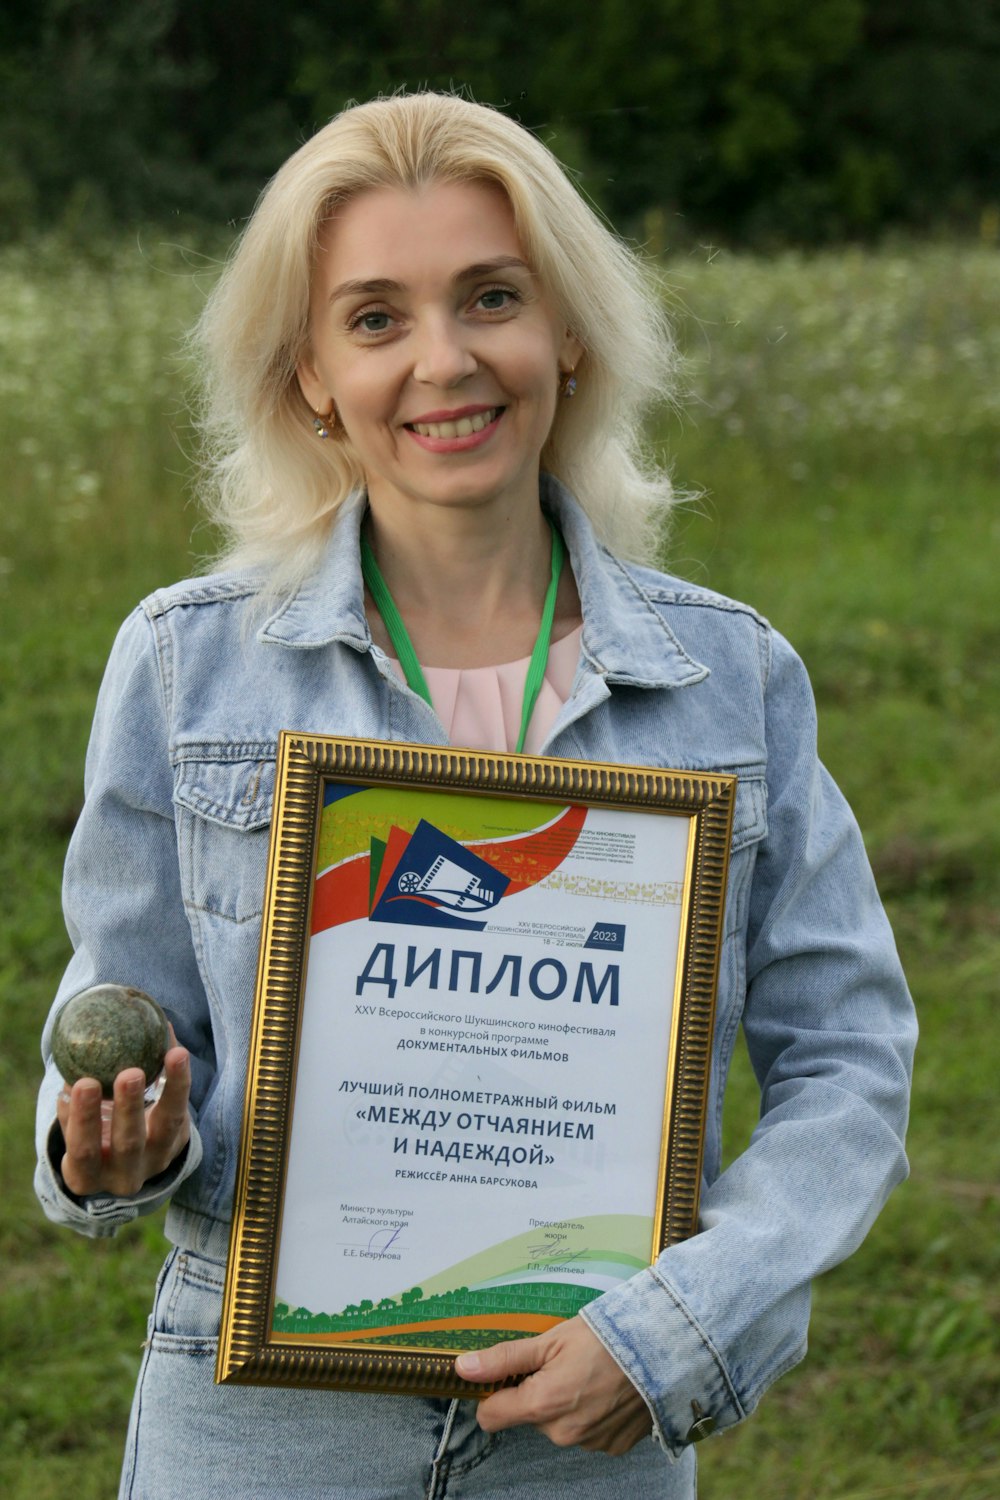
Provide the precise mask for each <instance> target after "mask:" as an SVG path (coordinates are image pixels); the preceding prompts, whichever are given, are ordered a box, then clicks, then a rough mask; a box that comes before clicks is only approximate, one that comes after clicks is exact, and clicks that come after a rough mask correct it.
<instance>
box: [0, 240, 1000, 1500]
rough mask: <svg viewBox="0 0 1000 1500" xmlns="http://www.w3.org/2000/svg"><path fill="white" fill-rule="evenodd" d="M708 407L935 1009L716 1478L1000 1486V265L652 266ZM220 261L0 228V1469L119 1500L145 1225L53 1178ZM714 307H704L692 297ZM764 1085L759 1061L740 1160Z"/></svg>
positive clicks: (700, 424)
mask: <svg viewBox="0 0 1000 1500" xmlns="http://www.w3.org/2000/svg"><path fill="white" fill-rule="evenodd" d="M667 270H668V282H669V286H670V288H671V292H670V295H671V297H672V300H673V302H674V305H675V307H676V309H677V312H678V319H679V331H680V336H681V342H682V345H683V348H684V350H685V352H686V354H687V355H688V363H687V366H686V373H685V378H686V381H687V384H688V387H689V399H688V400H687V402H686V403H685V405H684V407H683V410H682V412H681V414H680V415H678V416H676V417H674V418H672V419H671V420H670V421H669V422H666V423H665V424H664V425H663V427H662V432H661V436H662V439H663V442H664V443H665V445H667V446H668V448H669V450H670V452H671V453H672V454H673V456H674V463H675V472H676V474H677V477H678V481H679V483H680V484H681V486H682V487H684V488H686V489H688V490H698V491H700V498H699V499H698V500H697V501H694V502H691V503H690V504H689V505H688V506H687V507H686V508H684V509H683V510H682V512H681V513H680V514H679V516H678V518H677V522H676V525H675V529H674V533H673V537H672V540H671V543H670V548H669V553H670V563H671V566H672V567H673V568H674V569H675V570H676V571H678V572H681V573H684V574H686V575H687V576H690V577H693V578H695V579H696V580H698V581H702V582H706V583H708V584H710V585H711V586H712V587H714V588H717V589H720V590H722V591H723V592H726V593H731V594H735V595H737V596H738V597H743V598H747V599H749V600H750V601H751V602H753V603H754V604H756V605H757V606H758V607H759V608H760V609H762V610H763V611H764V612H765V613H766V614H767V615H768V616H769V617H770V618H771V619H772V620H773V622H774V623H775V625H777V626H778V628H779V629H781V630H783V631H784V632H785V633H786V634H787V635H789V636H790V637H791V638H792V640H793V641H794V642H795V644H796V645H797V646H798V648H799V649H800V651H801V652H802V654H803V656H804V657H805V660H806V662H807V664H808V666H809V668H810V671H811V673H812V676H813V680H814V684H815V686H816V690H817V697H818V700H819V705H820V719H821V746H822V750H823V754H824V757H825V759H826V760H827V762H828V764H829V765H830V767H831V769H832V770H833V771H834V774H835V775H836V776H837V779H838V780H839V781H840V783H841V785H842V786H843V787H844V789H845V791H846V792H847V795H848V796H849V798H850V799H851V801H852V803H853V805H854V806H855V808H856V809H857V811H858V814H859V817H860V819H861V822H862V825H863V827H864V829H865V833H866V837H867V840H868V844H869V849H870V852H871V855H872V859H873V862H874V864H875V868H876V871H877V873H878V876H879V880H880V884H881V888H882V891H883V894H884V896H885V898H886V901H887V904H888V907H889V910H890V913H891V916H892V918H893V922H894V924H895V927H896V932H897V937H898V941H899V945H900V949H901V951H902V954H903V957H904V961H905V963H906V966H907V969H908V972H909V975H910V978H911V983H912V987H913V990H914V994H915V997H916V1000H917V1004H918V1008H919V1011H920V1016H921V1023H922V1043H921V1049H920V1053H919V1055H918V1071H917V1077H916V1084H915V1091H914V1109H913V1126H912V1132H911V1142H910V1144H911V1158H912V1164H913V1175H912V1179H911V1181H910V1183H909V1184H907V1186H906V1187H905V1188H903V1189H901V1190H900V1191H899V1192H898V1193H897V1195H896V1196H895V1197H894V1198H893V1200H892V1201H891V1203H890V1205H889V1207H888V1209H887V1210H886V1212H885V1213H884V1215H883V1216H882V1218H881V1219H880V1221H879V1223H878V1224H877V1225H876V1227H875V1229H874V1231H873V1232H872V1234H871V1236H870V1237H869V1239H868V1241H867V1242H866V1244H865V1246H864V1247H863V1248H862V1250H861V1251H860V1252H859V1253H858V1254H857V1255H856V1256H855V1257H854V1258H853V1259H852V1260H851V1261H849V1262H848V1263H847V1264H846V1265H844V1266H843V1267H841V1268H839V1269H838V1270H837V1271H835V1272H833V1273H832V1274H830V1275H829V1276H827V1277H825V1278H824V1279H823V1280H822V1281H821V1282H820V1283H819V1284H818V1286H817V1288H816V1296H815V1308H816V1311H815V1317H814V1321H813V1328H812V1335H811V1346H812V1347H811V1353H810V1357H809V1360H808V1361H807V1363H806V1364H805V1365H803V1366H802V1367H800V1369H799V1370H797V1371H795V1372H793V1373H792V1374H790V1375H789V1376H787V1377H786V1378H785V1379H784V1380H783V1381H781V1382H779V1384H778V1385H777V1386H776V1387H775V1388H774V1390H773V1391H772V1392H771V1393H770V1394H769V1395H768V1397H767V1398H766V1399H765V1401H764V1403H763V1405H762V1407H761V1410H760V1412H759V1413H758V1414H757V1416H756V1417H755V1418H754V1419H753V1420H752V1421H751V1422H748V1423H746V1424H744V1426H743V1427H741V1428H740V1429H739V1430H738V1431H736V1432H733V1433H730V1434H727V1435H726V1436H725V1437H723V1438H721V1439H719V1440H713V1441H712V1442H710V1443H708V1444H706V1445H704V1446H703V1447H702V1449H701V1450H700V1460H701V1488H702V1495H703V1497H704V1500H730V1497H732V1496H735V1495H742V1494H747V1495H751V1496H758V1495H759V1496H765V1497H767V1500H819V1497H827V1496H829V1497H836V1500H876V1497H885V1500H903V1497H906V1500H911V1497H912V1500H921V1497H923V1496H934V1497H935V1500H939V1497H944V1500H991V1497H995V1496H996V1495H997V1494H998V1493H1000V1340H998V1338H997V1327H998V1326H1000V1293H998V1290H997V1288H998V1285H1000V1111H998V1105H997V1097H998V1094H997V1071H998V1062H1000V1040H998V1032H997V1024H996V1022H997V1010H998V1006H997V1002H998V987H1000V981H998V975H1000V916H998V912H1000V900H998V896H1000V858H998V855H1000V775H998V770H1000V766H998V761H1000V750H998V742H997V724H998V708H1000V614H998V612H997V605H996V597H997V596H996V585H995V578H996V576H997V571H998V561H1000V556H998V554H1000V519H998V517H1000V505H998V500H1000V479H998V459H1000V378H998V377H1000V263H998V261H997V258H996V256H995V254H994V255H990V254H988V253H987V252H985V251H983V250H978V249H976V248H974V247H969V248H960V247H940V246H939V247H930V248H916V249H913V250H910V251H907V252H903V251H899V252H888V251H887V252H883V253H879V254H871V255H862V254H860V253H858V252H854V251H851V252H845V253H844V254H840V255H833V254H828V255H823V256H817V257H813V258H801V257H794V256H785V257H782V258H780V259H778V260H776V261H769V262H766V261H757V260H753V259H749V258H740V257H730V256H722V255H718V256H709V255H703V256H702V257H701V258H700V259H694V258H692V259H690V260H688V261H685V262H682V263H677V264H672V265H671V266H670V267H668V268H667ZM209 274H210V267H209V266H208V265H207V263H203V262H200V261H197V260H192V258H191V257H189V256H186V255H184V254H183V253H181V252H179V251H178V250H176V249H172V248H170V247H165V246H160V245H154V246H152V247H138V246H135V245H126V246H114V247H107V248H105V249H104V250H103V251H102V252H101V253H100V254H99V255H97V254H92V255H91V256H90V257H89V258H82V257H80V256H79V255H78V254H77V253H76V252H75V250H74V251H73V252H72V253H71V252H70V251H69V250H68V248H67V247H65V246H59V245H50V246H47V247H41V249H37V248H36V250H35V251H33V252H32V254H31V255H30V256H29V255H28V253H27V252H26V251H19V250H12V251H7V252H4V254H3V256H2V257H0V309H3V310H2V311H0V327H2V330H3V344H4V347H5V358H4V362H3V365H2V367H0V442H2V445H3V451H4V453H5V473H4V481H5V482H4V495H5V499H4V505H3V507H2V509H0V615H2V621H3V629H2V631H0V680H2V682H3V684H4V689H3V695H2V698H0V744H2V747H3V748H2V752H0V753H2V755H3V757H4V776H3V787H4V799H3V815H4V824H5V826H4V832H3V839H2V841H0V872H2V878H3V888H4V892H5V900H4V905H5V911H6V914H7V915H6V920H5V922H4V925H3V929H2V932H0V1006H2V1010H0V1025H2V1035H3V1047H2V1051H0V1083H2V1085H3V1094H4V1103H5V1107H4V1110H3V1113H2V1116H0V1188H2V1197H0V1204H2V1207H0V1263H2V1265H3V1268H4V1269H3V1274H2V1289H0V1314H2V1328H3V1334H4V1336H3V1339H2V1345H0V1372H2V1373H0V1402H2V1410H0V1430H2V1432H3V1440H2V1443H0V1488H2V1490H3V1493H4V1494H5V1495H8V1496H10V1497H11V1500H28V1497H30V1500H48V1497H56V1496H60V1497H61V1496H63V1495H64V1494H67V1493H72V1494H73V1495H74V1497H76V1500H87V1497H91V1496H93V1497H102V1500H103V1497H106V1496H108V1495H109V1494H112V1493H113V1492H114V1487H115V1484H116V1482H117V1479H116V1476H117V1471H118V1466H119V1461H120V1453H121V1446H122V1440H123V1435H124V1428H125V1422H126V1418H127V1410H128V1403H129V1399H130V1395H131V1387H132V1383H133V1380H134V1375H135V1370H136V1367H137V1364H138V1360H139V1357H140V1346H141V1342H142V1339H143V1337H144V1334H145V1318H146V1313H147V1310H148V1304H149V1301H150V1296H151V1288H152V1282H153V1278H154V1276H155V1273H156V1269H157V1267H158V1264H159V1261H160V1259H161V1258H162V1254H163V1250H164V1242H163V1239H162V1235H161V1233H160V1230H159V1227H158V1223H157V1222H156V1221H149V1222H146V1223H144V1224H142V1225H141V1226H138V1227H136V1228H134V1229H132V1230H131V1231H127V1232H125V1233H123V1234H122V1235H121V1236H119V1238H118V1239H117V1240H115V1241H112V1242H102V1243H92V1242H89V1241H84V1240H80V1239H77V1238H76V1237H75V1236H73V1235H71V1234H69V1233H66V1232H64V1231H61V1230H56V1229H55V1228H53V1227H52V1226H49V1225H48V1224H47V1223H46V1222H45V1220H44V1219H43V1218H42V1216H41V1214H40V1211H39V1210H38V1208H37V1206H36V1204H35V1201H34V1198H33V1196H32V1194H31V1189H30V1176H31V1156H32V1151H31V1134H32V1117H33V1094H34V1090H35V1086H36V1083H37V1078H38V1073H39V1063H38V1052H37V1034H38V1031H39V1029H40V1027H41V1024H42V1020H43V1019H44V1016H45V1013H46V1011H47V1008H48V1005H49V1002H50V999H51V995H52V991H53V989H54V986H55V983H56V981H57V977H58V973H59V970H60V968H61V965H62V964H63V962H64V961H65V958H66V956H67V951H68V949H67V940H66V937H65V934H64V932H63V929H62V925H61V921H60V918H59V904H58V903H59V878H60V864H61V858H62V854H63V851H64V848H65V842H66V838H67V836H68V833H69V830H70V828H71V827H72V823H73V819H74V817H75V814H76V811H77V810H78V807H79V802H80V795H81V790H80V788H81V774H82V760H83V752H84V748H85V744H86V736H87V730H88V725H89V717H90V713H91V710H92V706H93V699H94V695H95V693H96V689H97V685H98V683H99V680H100V675H101V671H102V667H103V663H104V659H105V657H106V654H107V651H108V648H109V646H110V644H111V640H112V638H113V635H114V631H115V629H116V627H117V625H118V623H119V622H120V620H121V619H122V618H123V616H124V615H125V614H126V613H127V612H128V610H129V609H130V608H131V607H132V606H133V604H134V603H135V602H136V600H137V599H138V598H139V597H141V595H142V594H143V593H144V592H146V591H148V590H149V589H150V588H152V587H154V586H155V585H158V584H160V583H163V582H165V581H169V580H170V579H171V578H173V577H176V576H179V575H181V574H182V573H185V572H189V571H191V570H192V568H193V566H194V565H195V564H194V562H193V558H194V557H196V556H198V555H201V554H203V553H204V552H205V551H206V550H208V546H209V538H208V536H207V535H206V534H205V533H204V532H203V531H201V530H199V529H198V527H199V520H198V514H197V512H196V510H194V508H193V507H192V506H191V505H190V504H189V503H188V496H187V490H186V476H187V474H188V463H187V459H186V457H185V450H186V449H189V448H190V433H189V431H188V430H187V426H186V419H185V416H184V391H183V379H182V373H181V370H180V368H179V366H178V364H177V361H176V351H177V341H178V339H179V336H180V334H181V331H182V330H183V329H184V328H185V327H186V326H187V325H188V323H189V322H190V321H191V319H192V317H193V315H194V313H195V311H196V309H197V306H198V303H199V299H200V295H201V289H202V284H203V281H204V279H205V278H206V277H207V276H208V275H209ZM696 315H697V316H696ZM755 1111H756V1104H755V1100H754V1098H753V1089H752V1084H751V1080H750V1079H749V1076H748V1070H747V1067H746V1064H745V1061H743V1060H742V1059H740V1058H738V1059H737V1066H736V1067H735V1069H734V1076H733V1082H732V1085H731V1088H730V1091H729V1095H728V1101H727V1135H728V1149H729V1151H730V1152H732V1151H733V1150H736V1149H738V1145H739V1142H740V1141H741V1140H742V1139H744V1138H745V1137H746V1135H747V1134H748V1133H749V1131H750V1130H751V1129H752V1126H753V1121H754V1118H755Z"/></svg>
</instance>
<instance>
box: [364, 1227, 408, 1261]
mask: <svg viewBox="0 0 1000 1500" xmlns="http://www.w3.org/2000/svg"><path fill="white" fill-rule="evenodd" d="M405 1228H406V1225H405V1224H396V1225H394V1226H393V1227H392V1228H391V1229H376V1231H375V1233H374V1234H373V1235H372V1236H371V1238H370V1239H369V1241H368V1250H369V1252H370V1253H372V1254H375V1255H384V1254H385V1252H386V1251H387V1250H389V1249H391V1248H392V1246H393V1245H396V1248H397V1250H398V1249H399V1248H400V1246H399V1245H398V1244H397V1243H396V1242H397V1240H398V1239H399V1237H400V1235H401V1234H402V1233H403V1230H404V1229H405Z"/></svg>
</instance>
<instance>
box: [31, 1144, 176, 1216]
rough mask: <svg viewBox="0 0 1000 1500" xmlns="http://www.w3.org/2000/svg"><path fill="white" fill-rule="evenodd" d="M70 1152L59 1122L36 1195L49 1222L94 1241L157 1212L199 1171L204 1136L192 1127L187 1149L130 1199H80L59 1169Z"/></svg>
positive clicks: (39, 1169)
mask: <svg viewBox="0 0 1000 1500" xmlns="http://www.w3.org/2000/svg"><path fill="white" fill-rule="evenodd" d="M65 1149H66V1148H65V1144H64V1142H63V1133H62V1128H61V1127H60V1125H59V1121H58V1120H54V1121H53V1122H52V1126H51V1129H50V1130H49V1134H48V1138H47V1141H46V1148H45V1151H44V1152H43V1153H42V1154H41V1155H40V1156H39V1159H38V1165H37V1167H36V1169H35V1191H36V1193H37V1194H38V1197H39V1200H40V1201H41V1205H42V1208H43V1209H44V1211H45V1216H46V1218H48V1219H51V1220H52V1222H53V1223H54V1224H61V1225H64V1226H65V1227H67V1228H69V1229H75V1230H77V1231H78V1232H79V1233H80V1234H86V1235H89V1236H90V1237H91V1238H94V1239H101V1238H106V1237H107V1236H109V1235H112V1234H115V1233H116V1232H117V1230H119V1229H120V1228H121V1226H122V1225H123V1224H131V1223H132V1221H133V1220H134V1219H138V1218H139V1217H140V1216H141V1215H143V1214H151V1213H154V1212H155V1211H156V1209H158V1208H160V1207H161V1206H162V1205H163V1204H164V1203H166V1202H167V1200H168V1199H169V1198H171V1197H172V1196H173V1194H174V1193H175V1192H176V1191H177V1189H178V1188H179V1187H180V1185H181V1183H182V1182H184V1181H185V1180H186V1179H187V1178H188V1177H190V1176H191V1174H192V1173H193V1172H195V1171H196V1170H197V1169H198V1167H199V1166H200V1165H201V1157H202V1145H201V1136H200V1135H199V1134H198V1131H197V1130H196V1129H195V1126H194V1124H193V1123H192V1125H191V1136H190V1139H189V1141H188V1143H187V1146H186V1147H185V1148H184V1150H183V1151H182V1152H181V1153H180V1155H179V1156H178V1157H177V1158H176V1159H175V1160H174V1161H172V1162H171V1163H170V1166H169V1167H168V1168H167V1170H166V1171H165V1172H161V1173H160V1174H159V1176H157V1177H151V1178H150V1179H149V1181H148V1182H145V1183H143V1185H142V1187H141V1188H140V1190H139V1192H137V1193H133V1194H132V1195H131V1196H129V1197H127V1198H116V1197H114V1196H113V1195H112V1194H111V1193H92V1194H89V1195H88V1196H87V1197H85V1198H78V1197H77V1195H76V1194H75V1193H71V1192H70V1190H69V1188H68V1187H67V1186H66V1184H65V1183H64V1182H63V1179H62V1173H61V1171H60V1170H59V1163H60V1162H61V1161H62V1157H63V1152H64V1151H65Z"/></svg>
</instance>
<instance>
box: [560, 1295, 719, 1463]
mask: <svg viewBox="0 0 1000 1500" xmlns="http://www.w3.org/2000/svg"><path fill="white" fill-rule="evenodd" d="M580 1316H581V1317H582V1318H583V1320H584V1322H585V1323H586V1324H587V1325H588V1327H589V1328H590V1329H591V1330H592V1331H593V1332H594V1333H595V1334H596V1335H597V1337H598V1338H599V1339H600V1340H601V1343H602V1344H603V1345H604V1347H605V1348H606V1349H607V1351H608V1353H609V1354H610V1355H611V1357H612V1358H613V1359H614V1360H615V1361H616V1362H617V1363H618V1365H619V1366H620V1367H621V1369H622V1370H623V1372H624V1373H625V1374H626V1375H627V1376H628V1378H629V1380H630V1381H631V1382H632V1384H633V1385H634V1386H635V1388H636V1390H637V1391H638V1392H639V1394H640V1395H641V1396H642V1398H643V1400H644V1401H645V1403H646V1405H647V1406H648V1407H649V1410H650V1413H651V1415H652V1418H653V1438H654V1441H656V1442H657V1443H659V1444H660V1446H661V1447H662V1448H664V1449H665V1450H666V1451H667V1452H668V1453H670V1454H673V1455H674V1456H675V1457H676V1456H678V1455H679V1454H680V1453H682V1452H683V1450H684V1449H685V1448H686V1447H688V1446H689V1445H690V1444H691V1443H696V1442H698V1441H699V1440H700V1439H701V1438H703V1437H708V1435H709V1434H710V1433H712V1432H720V1431H722V1429H723V1428H726V1427H732V1426H734V1425H735V1424H736V1423H737V1422H740V1421H742V1420H743V1418H744V1417H745V1416H747V1415H748V1413H747V1412H746V1411H745V1410H744V1409H743V1406H742V1404H741V1403H740V1400H739V1398H738V1396H737V1394H736V1391H735V1389H734V1387H733V1383H732V1381H731V1379H730V1377H729V1374H728V1372H727V1370H726V1367H725V1364H724V1362H723V1359H722V1356H721V1355H720V1354H719V1351H718V1350H717V1349H716V1348H715V1346H714V1345H713V1343H712V1341H711V1339H710V1338H709V1337H708V1334H707V1333H706V1332H705V1330H704V1329H703V1328H702V1327H701V1326H700V1325H699V1323H698V1321H697V1319H696V1318H695V1317H694V1315H693V1314H692V1313H691V1311H690V1310H689V1309H688V1308H687V1307H686V1306H685V1305H684V1303H683V1301H682V1300H681V1298H680V1297H679V1296H678V1295H677V1293H676V1292H675V1291H674V1290H673V1288H672V1287H671V1286H670V1285H669V1283H668V1282H667V1281H666V1279H665V1278H664V1277H663V1275H662V1272H660V1271H659V1269H658V1267H656V1266H652V1267H650V1269H649V1270H648V1271H640V1272H639V1274H638V1275H637V1276H633V1277H631V1278H630V1280H628V1281H625V1282H623V1283H622V1284H621V1285H620V1286H617V1287H614V1288H613V1289H612V1290H611V1291H609V1292H605V1293H604V1294H603V1296H601V1297H598V1298H596V1299H595V1300H594V1301H593V1302H590V1303H588V1304H587V1306H586V1307H585V1308H584V1309H583V1311H582V1313H581V1315H580Z"/></svg>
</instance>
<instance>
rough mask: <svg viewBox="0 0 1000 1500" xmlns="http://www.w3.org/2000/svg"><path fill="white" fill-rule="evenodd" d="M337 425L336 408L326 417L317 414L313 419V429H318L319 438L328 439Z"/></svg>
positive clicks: (331, 409)
mask: <svg viewBox="0 0 1000 1500" xmlns="http://www.w3.org/2000/svg"><path fill="white" fill-rule="evenodd" d="M336 425H337V408H336V407H335V406H331V407H330V410H329V412H328V413H327V414H326V416H325V417H324V416H322V415H321V414H320V413H319V412H317V413H316V415H315V417H314V418H313V427H314V428H315V429H316V436H317V437H321V438H328V437H329V436H330V434H331V432H332V431H333V430H334V428H335V427H336Z"/></svg>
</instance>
